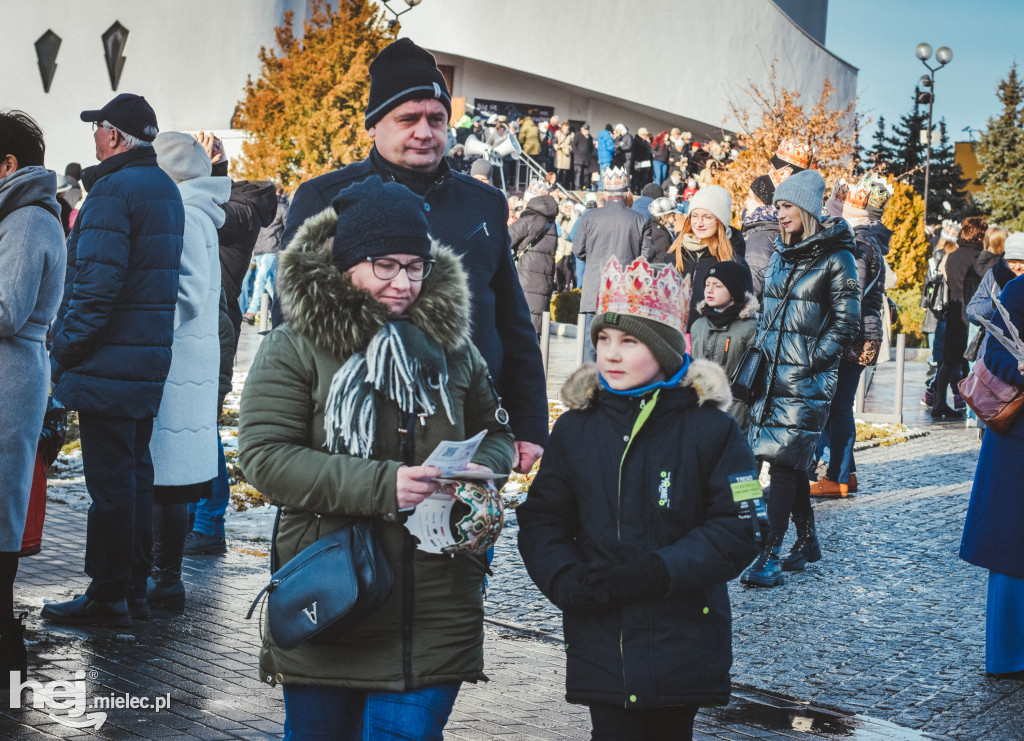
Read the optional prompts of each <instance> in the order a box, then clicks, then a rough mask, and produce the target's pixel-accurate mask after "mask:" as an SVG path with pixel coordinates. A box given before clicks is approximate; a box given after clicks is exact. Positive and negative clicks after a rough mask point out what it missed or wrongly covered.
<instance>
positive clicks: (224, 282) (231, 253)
mask: <svg viewBox="0 0 1024 741" xmlns="http://www.w3.org/2000/svg"><path fill="white" fill-rule="evenodd" d="M221 208H223V209H224V214H225V216H226V217H227V218H226V219H225V221H224V226H222V227H221V228H220V229H218V230H217V238H218V240H219V241H220V284H221V287H222V288H223V289H224V293H225V294H226V295H227V297H228V316H229V317H230V318H231V326H232V327H234V329H235V344H238V332H239V329H240V328H241V326H242V309H241V308H240V307H239V306H238V297H239V295H240V294H241V293H242V281H243V280H244V279H245V274H246V272H247V271H248V270H249V263H250V262H251V261H252V251H253V247H254V246H255V245H256V239H257V237H259V234H260V229H262V228H263V227H265V226H269V225H270V224H271V222H273V220H274V216H275V215H276V214H277V194H276V193H275V192H274V184H273V183H271V182H269V181H266V182H249V181H248V180H236V181H234V182H232V183H231V198H229V199H228V202H227V203H225V204H222V205H221Z"/></svg>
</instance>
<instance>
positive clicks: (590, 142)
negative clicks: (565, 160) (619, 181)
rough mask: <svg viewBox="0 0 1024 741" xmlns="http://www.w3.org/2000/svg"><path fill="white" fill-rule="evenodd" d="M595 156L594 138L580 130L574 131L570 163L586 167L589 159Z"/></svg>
mask: <svg viewBox="0 0 1024 741" xmlns="http://www.w3.org/2000/svg"><path fill="white" fill-rule="evenodd" d="M596 157H597V154H596V151H595V149H594V139H593V137H591V136H590V134H584V133H583V132H582V131H578V132H576V136H574V137H573V138H572V164H573V166H574V167H587V166H589V165H590V161H591V160H592V159H595V158H596Z"/></svg>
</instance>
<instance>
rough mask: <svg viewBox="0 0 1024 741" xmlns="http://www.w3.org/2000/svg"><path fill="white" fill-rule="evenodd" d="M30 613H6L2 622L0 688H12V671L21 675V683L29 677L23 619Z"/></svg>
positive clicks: (0, 633) (0, 630) (0, 628)
mask: <svg viewBox="0 0 1024 741" xmlns="http://www.w3.org/2000/svg"><path fill="white" fill-rule="evenodd" d="M27 614H28V613H25V612H23V613H21V614H20V615H19V616H18V617H14V616H13V615H5V616H4V619H3V622H2V624H0V689H4V690H7V689H10V686H11V672H18V673H19V674H20V675H21V683H22V684H24V683H25V680H26V679H27V678H28V653H27V652H26V651H25V626H24V625H23V624H22V622H21V621H22V620H24V619H25V616H26V615H27Z"/></svg>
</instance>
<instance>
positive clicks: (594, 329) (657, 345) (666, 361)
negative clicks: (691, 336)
mask: <svg viewBox="0 0 1024 741" xmlns="http://www.w3.org/2000/svg"><path fill="white" fill-rule="evenodd" d="M605 327H607V328H608V329H617V330H619V331H621V332H625V333H626V334H628V335H630V336H631V337H636V338H637V339H638V340H640V341H641V342H642V343H644V344H645V345H646V346H647V349H648V350H650V351H651V354H652V355H653V356H654V359H655V360H657V361H658V366H659V367H660V368H661V372H662V373H664V374H665V377H666V378H671V377H672V376H674V375H675V374H676V373H677V372H678V371H679V369H680V368H682V367H683V356H684V355H685V354H686V340H685V338H684V337H683V333H682V332H680V331H679V330H678V329H673V328H672V327H670V326H668V325H667V324H662V323H661V322H656V321H653V320H651V319H642V318H640V317H637V316H630V315H628V314H616V313H615V312H612V311H609V312H607V313H605V314H598V315H597V316H595V317H594V321H593V323H592V324H591V325H590V341H591V342H593V343H594V347H597V335H598V333H599V332H600V331H601V330H602V329H604V328H605Z"/></svg>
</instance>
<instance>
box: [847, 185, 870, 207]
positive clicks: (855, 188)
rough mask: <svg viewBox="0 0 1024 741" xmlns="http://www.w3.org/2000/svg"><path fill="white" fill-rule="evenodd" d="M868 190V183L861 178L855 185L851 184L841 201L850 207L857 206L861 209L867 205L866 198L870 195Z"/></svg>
mask: <svg viewBox="0 0 1024 741" xmlns="http://www.w3.org/2000/svg"><path fill="white" fill-rule="evenodd" d="M870 195H871V194H870V192H869V190H868V183H867V182H865V181H864V180H861V181H860V182H859V183H857V184H856V185H851V186H850V187H849V189H848V190H847V191H846V198H844V199H843V203H844V204H845V205H847V206H850V207H851V208H858V209H860V210H861V211H863V210H864V209H866V208H867V207H868V198H869V197H870Z"/></svg>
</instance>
